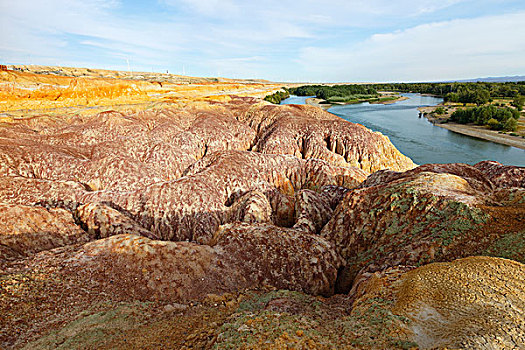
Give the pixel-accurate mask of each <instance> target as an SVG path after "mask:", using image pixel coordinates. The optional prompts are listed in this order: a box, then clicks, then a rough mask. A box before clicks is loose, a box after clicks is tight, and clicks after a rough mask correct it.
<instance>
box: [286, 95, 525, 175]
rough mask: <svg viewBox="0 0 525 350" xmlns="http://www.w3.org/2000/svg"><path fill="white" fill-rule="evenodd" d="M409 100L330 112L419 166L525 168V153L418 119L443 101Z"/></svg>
mask: <svg viewBox="0 0 525 350" xmlns="http://www.w3.org/2000/svg"><path fill="white" fill-rule="evenodd" d="M403 96H407V97H408V99H407V100H404V101H400V102H396V103H394V104H390V105H382V104H369V103H368V102H366V103H360V104H354V105H337V106H333V107H332V108H330V109H329V110H328V111H329V112H330V113H333V114H335V115H337V116H339V117H341V118H343V119H345V120H348V121H351V122H354V123H359V124H362V125H364V126H366V127H367V128H369V129H372V130H374V131H379V132H381V133H382V134H384V135H386V136H388V137H389V138H390V141H392V143H393V144H394V145H395V146H396V147H397V149H399V150H400V151H401V152H402V153H403V154H405V155H407V156H409V157H410V158H411V159H412V160H413V161H414V162H415V163H417V164H425V163H467V164H475V163H477V162H480V161H482V160H487V159H489V160H496V161H498V162H500V163H502V164H509V165H519V166H525V150H522V149H519V148H516V147H510V146H506V145H500V144H497V143H494V142H490V141H485V140H481V139H477V138H473V137H470V136H466V135H462V134H458V133H455V132H452V131H449V130H446V129H443V128H440V127H438V126H434V125H432V124H431V123H430V122H429V121H428V120H427V119H426V118H418V115H419V111H418V110H417V108H418V107H421V106H433V105H436V104H438V103H440V102H442V99H441V98H436V97H431V96H422V95H420V94H403ZM307 98H308V97H303V96H291V97H290V98H288V99H286V100H283V101H282V102H281V104H305V103H306V102H305V100H306V99H307Z"/></svg>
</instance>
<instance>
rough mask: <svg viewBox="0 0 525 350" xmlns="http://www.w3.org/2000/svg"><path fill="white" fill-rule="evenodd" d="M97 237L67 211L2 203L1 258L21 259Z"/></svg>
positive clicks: (0, 208)
mask: <svg viewBox="0 0 525 350" xmlns="http://www.w3.org/2000/svg"><path fill="white" fill-rule="evenodd" d="M94 238H95V235H94V234H91V233H88V232H85V231H84V230H82V229H81V228H80V227H78V226H77V225H76V224H75V221H74V219H73V216H72V215H71V213H70V212H69V211H67V210H64V209H50V210H47V209H45V208H41V207H29V206H25V205H12V204H0V259H7V260H13V259H20V258H24V257H26V256H28V255H31V254H34V253H37V252H39V251H42V250H48V249H53V248H56V247H61V246H65V245H70V244H75V243H85V242H88V241H89V240H91V239H94Z"/></svg>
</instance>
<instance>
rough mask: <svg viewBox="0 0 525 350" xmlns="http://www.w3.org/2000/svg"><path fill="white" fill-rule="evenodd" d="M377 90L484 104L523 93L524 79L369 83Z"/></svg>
mask: <svg viewBox="0 0 525 350" xmlns="http://www.w3.org/2000/svg"><path fill="white" fill-rule="evenodd" d="M369 86H371V87H373V88H375V89H377V90H379V91H399V92H419V93H422V94H432V95H437V96H442V97H443V98H444V99H445V102H459V103H475V104H478V105H480V104H484V103H486V102H491V101H492V100H494V99H495V98H497V97H503V98H515V97H516V96H518V95H522V96H523V95H525V81H520V82H517V83H514V82H507V83H485V82H479V83H392V84H372V85H369Z"/></svg>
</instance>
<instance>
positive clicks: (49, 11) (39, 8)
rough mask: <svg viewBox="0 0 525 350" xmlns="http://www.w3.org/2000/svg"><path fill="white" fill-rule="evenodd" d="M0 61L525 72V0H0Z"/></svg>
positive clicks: (402, 76)
mask: <svg viewBox="0 0 525 350" xmlns="http://www.w3.org/2000/svg"><path fill="white" fill-rule="evenodd" d="M0 63H2V64H38V65H53V66H72V67H89V68H101V69H117V70H126V71H127V70H133V71H148V72H150V71H154V72H166V71H169V72H170V73H174V74H185V75H191V76H208V77H209V76H214V77H216V76H223V77H229V78H262V79H269V80H273V81H289V82H388V81H443V80H456V79H458V80H459V79H468V78H479V77H489V76H509V75H525V1H524V0H508V1H507V0H492V1H488V0H419V1H412V0H410V1H409V0H337V1H330V0H325V1H319V0H316V1H310V0H303V1H301V0H295V1H289V0H267V1H263V0H259V1H250V0H152V1H139V0H45V1H42V0H0Z"/></svg>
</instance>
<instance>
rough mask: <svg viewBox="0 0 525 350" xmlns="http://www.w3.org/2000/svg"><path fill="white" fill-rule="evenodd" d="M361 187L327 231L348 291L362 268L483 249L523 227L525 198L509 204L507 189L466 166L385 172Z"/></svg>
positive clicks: (340, 285) (340, 284) (340, 283)
mask: <svg viewBox="0 0 525 350" xmlns="http://www.w3.org/2000/svg"><path fill="white" fill-rule="evenodd" d="M518 170H519V169H518ZM454 174H458V175H454ZM361 187H362V188H359V189H354V190H352V191H350V192H349V193H348V194H347V195H346V197H345V198H344V199H343V201H342V202H341V204H340V206H339V207H338V208H337V210H336V212H335V213H334V215H333V216H332V218H331V219H330V221H329V222H328V224H327V225H326V226H325V227H324V228H323V230H322V231H321V235H322V237H324V238H326V239H327V240H329V241H331V242H332V243H333V244H334V246H335V247H336V249H337V251H338V252H339V253H340V254H341V255H342V256H343V258H345V260H346V262H347V265H346V266H345V268H344V270H343V271H342V273H341V274H340V276H339V279H338V290H340V291H348V290H349V288H350V286H351V284H352V281H354V279H355V278H356V276H357V275H358V272H359V271H360V273H368V272H374V271H380V270H383V269H386V268H389V267H393V266H396V265H407V264H408V265H415V264H427V263H430V262H433V261H443V260H451V259H454V258H459V257H466V256H469V255H476V254H481V253H483V252H486V249H487V247H488V246H489V245H490V244H493V245H494V244H495V243H494V242H500V241H501V242H504V241H506V240H511V241H512V240H515V239H518V238H517V237H518V236H519V235H520V232H521V234H522V232H524V231H525V222H523V221H522V219H521V218H522V217H523V216H524V214H525V206H524V203H521V204H519V202H518V203H516V201H515V202H514V203H506V202H503V201H502V200H501V196H502V195H501V188H500V187H498V185H497V184H495V183H493V182H491V181H490V180H487V179H486V178H485V177H484V176H483V175H482V174H480V171H479V170H478V169H476V168H474V167H471V166H468V165H465V164H444V165H424V166H421V167H418V168H416V169H414V170H410V171H407V172H405V173H396V172H388V171H386V172H379V173H376V174H373V175H371V176H370V177H369V178H368V179H367V180H366V181H365V182H364V183H363V184H362V185H361ZM509 234H510V235H511V236H509ZM514 235H516V238H514ZM501 244H503V243H501ZM496 245H498V244H496ZM517 256H519V253H518V255H516V254H514V256H513V257H514V258H516V257H517Z"/></svg>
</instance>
